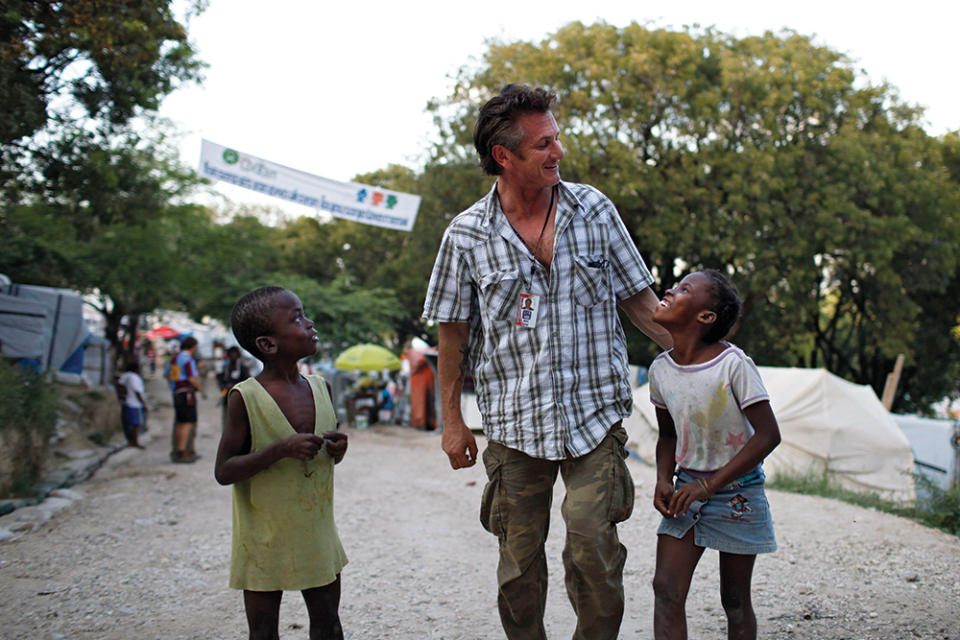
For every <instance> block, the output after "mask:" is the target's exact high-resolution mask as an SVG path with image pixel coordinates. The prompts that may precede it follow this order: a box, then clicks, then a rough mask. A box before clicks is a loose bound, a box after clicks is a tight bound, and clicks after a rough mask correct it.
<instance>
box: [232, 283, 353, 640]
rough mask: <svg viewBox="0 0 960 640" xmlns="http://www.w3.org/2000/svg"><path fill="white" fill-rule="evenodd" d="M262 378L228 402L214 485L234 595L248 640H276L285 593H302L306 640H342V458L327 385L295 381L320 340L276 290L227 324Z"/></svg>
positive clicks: (258, 293) (297, 307)
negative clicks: (226, 532)
mask: <svg viewBox="0 0 960 640" xmlns="http://www.w3.org/2000/svg"><path fill="white" fill-rule="evenodd" d="M231 324H232V325H233V333H234V335H235V336H236V338H237V341H238V342H239V343H240V346H242V347H243V348H244V349H246V350H247V351H249V352H250V353H251V354H252V355H253V356H255V357H256V358H258V359H259V360H261V361H262V362H263V371H262V372H261V373H260V374H259V375H258V376H256V377H254V378H248V379H247V380H245V381H243V382H241V383H239V384H237V385H235V386H234V387H232V388H231V389H230V392H229V395H228V396H227V422H226V425H225V426H224V430H223V435H222V436H221V439H220V447H219V449H218V451H217V462H216V466H215V470H214V475H215V476H216V479H217V482H219V483H220V484H222V485H228V484H229V485H233V550H232V555H231V560H230V586H231V587H232V588H234V589H242V590H243V602H244V608H245V610H246V615H247V624H248V625H249V628H250V638H251V640H276V639H277V638H278V637H279V615H280V600H281V598H282V597H283V592H284V591H293V590H297V591H301V592H302V594H303V599H304V602H305V603H306V605H307V612H308V613H309V615H310V640H321V639H322V640H328V639H329V640H334V639H336V640H340V639H342V638H343V631H342V629H341V626H340V616H339V613H338V609H339V606H340V571H341V570H342V569H343V566H344V565H345V564H346V563H347V557H346V555H345V554H344V551H343V547H342V546H341V544H340V538H339V536H338V535H337V528H336V525H335V524H334V521H333V465H334V464H336V463H338V462H340V460H342V459H343V456H344V454H345V453H346V452H347V436H346V434H343V433H339V432H337V431H336V430H335V429H336V426H337V421H336V415H335V413H334V410H333V403H332V402H331V399H330V390H329V385H327V384H326V383H325V381H324V380H323V378H322V377H321V376H318V375H312V376H308V377H304V376H302V375H300V372H299V370H298V368H297V363H298V361H299V360H301V359H302V358H305V357H307V356H311V355H313V354H314V353H316V350H317V332H316V331H315V330H314V328H313V322H312V321H311V320H310V319H309V318H307V317H306V315H305V314H304V311H303V306H302V305H301V303H300V299H299V298H298V297H297V296H296V295H294V294H293V293H292V292H290V291H287V290H286V289H282V288H280V287H261V288H259V289H256V290H254V291H251V292H250V293H248V294H247V295H245V296H243V297H242V298H240V300H239V301H237V303H236V305H235V306H234V308H233V313H232V317H231Z"/></svg>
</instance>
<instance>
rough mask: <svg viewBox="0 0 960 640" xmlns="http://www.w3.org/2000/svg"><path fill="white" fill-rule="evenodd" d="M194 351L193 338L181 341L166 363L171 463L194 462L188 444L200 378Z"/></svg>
mask: <svg viewBox="0 0 960 640" xmlns="http://www.w3.org/2000/svg"><path fill="white" fill-rule="evenodd" d="M196 351H197V339H196V338H194V337H193V336H189V337H187V338H184V339H183V341H182V342H181V343H180V351H179V352H178V353H177V355H176V356H174V358H173V361H172V362H171V364H170V378H171V379H172V380H173V412H174V425H173V451H172V452H171V454H170V459H171V460H172V461H173V462H180V463H190V462H196V460H197V452H196V451H194V450H193V448H192V446H191V442H192V441H193V439H194V437H195V433H194V432H195V431H196V428H197V390H198V389H200V378H199V374H198V370H197V361H196V359H195V358H194V354H195V353H196Z"/></svg>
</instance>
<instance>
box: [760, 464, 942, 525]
mask: <svg viewBox="0 0 960 640" xmlns="http://www.w3.org/2000/svg"><path fill="white" fill-rule="evenodd" d="M914 482H915V484H916V486H917V489H918V491H917V495H918V498H917V501H916V502H915V503H914V504H905V503H902V502H894V501H891V500H885V499H883V498H881V497H880V496H878V495H877V494H864V493H857V492H855V491H850V490H849V489H844V488H842V487H839V486H837V485H836V483H834V482H832V481H831V480H830V478H829V477H827V476H820V475H813V474H811V475H791V474H777V476H776V477H775V478H773V479H772V480H771V481H770V482H768V483H767V486H768V487H770V488H771V489H777V490H779V491H789V492H792V493H802V494H805V495H812V496H821V497H824V498H833V499H835V500H842V501H844V502H849V503H850V504H855V505H858V506H861V507H867V508H870V509H876V510H878V511H883V512H885V513H892V514H894V515H897V516H901V517H903V518H909V519H911V520H914V521H916V522H919V523H920V524H923V525H925V526H928V527H932V528H934V529H940V530H942V531H946V532H947V533H950V534H953V535H955V536H960V489H958V488H957V487H952V488H950V489H946V490H944V489H941V488H940V487H938V486H936V485H935V484H933V483H931V482H930V480H928V479H927V478H926V477H925V476H922V475H920V474H915V475H914Z"/></svg>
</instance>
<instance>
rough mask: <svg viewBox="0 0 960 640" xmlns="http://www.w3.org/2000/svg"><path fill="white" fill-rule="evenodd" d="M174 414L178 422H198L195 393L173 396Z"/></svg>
mask: <svg viewBox="0 0 960 640" xmlns="http://www.w3.org/2000/svg"><path fill="white" fill-rule="evenodd" d="M173 413H174V416H175V420H176V421H177V422H181V423H182V422H191V423H193V422H196V421H197V398H196V395H195V394H194V392H193V391H178V392H176V393H175V394H173Z"/></svg>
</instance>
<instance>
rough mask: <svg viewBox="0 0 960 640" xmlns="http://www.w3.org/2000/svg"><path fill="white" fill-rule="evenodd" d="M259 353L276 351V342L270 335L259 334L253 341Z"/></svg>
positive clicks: (269, 353) (268, 353)
mask: <svg viewBox="0 0 960 640" xmlns="http://www.w3.org/2000/svg"><path fill="white" fill-rule="evenodd" d="M253 343H254V344H255V345H257V349H259V350H260V353H263V354H267V355H272V354H274V353H276V352H277V343H276V342H274V341H273V338H271V337H270V336H260V337H259V338H257V339H256V340H254V341H253Z"/></svg>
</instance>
